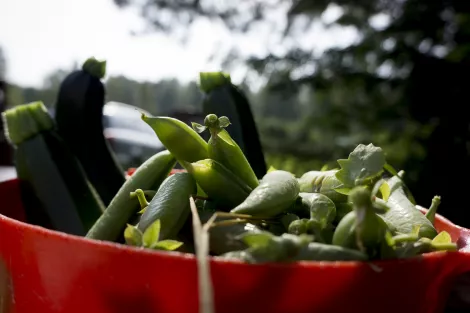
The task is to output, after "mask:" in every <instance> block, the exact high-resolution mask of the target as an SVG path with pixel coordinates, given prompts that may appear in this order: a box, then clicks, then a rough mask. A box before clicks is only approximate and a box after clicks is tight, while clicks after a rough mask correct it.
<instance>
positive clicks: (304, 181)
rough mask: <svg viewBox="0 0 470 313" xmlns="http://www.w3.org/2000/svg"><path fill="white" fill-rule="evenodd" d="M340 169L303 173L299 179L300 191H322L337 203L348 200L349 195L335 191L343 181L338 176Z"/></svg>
mask: <svg viewBox="0 0 470 313" xmlns="http://www.w3.org/2000/svg"><path fill="white" fill-rule="evenodd" d="M337 172H338V170H330V171H323V172H321V171H310V172H307V173H305V174H303V175H302V176H301V177H300V178H299V179H298V180H299V185H300V192H308V193H312V192H315V193H321V194H323V195H325V196H327V197H328V198H330V199H331V200H332V201H333V202H334V203H335V204H336V203H343V202H346V201H347V196H346V195H344V194H341V193H339V192H337V191H335V189H336V188H340V187H341V186H342V185H343V183H342V182H341V181H340V180H338V178H336V173H337Z"/></svg>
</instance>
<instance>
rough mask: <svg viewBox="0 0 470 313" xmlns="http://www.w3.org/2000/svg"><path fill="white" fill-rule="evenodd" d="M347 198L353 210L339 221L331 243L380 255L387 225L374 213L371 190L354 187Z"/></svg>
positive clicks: (370, 254)
mask: <svg viewBox="0 0 470 313" xmlns="http://www.w3.org/2000/svg"><path fill="white" fill-rule="evenodd" d="M349 200H350V202H352V204H353V211H352V212H350V213H348V214H347V215H346V216H345V217H344V218H343V219H342V220H341V221H340V222H339V224H338V226H337V227H336V230H335V232H334V235H333V244H334V245H337V246H341V247H344V248H352V249H358V250H360V251H362V252H364V253H366V254H367V255H369V256H370V257H372V258H375V257H377V256H378V255H380V247H381V246H382V243H383V241H384V240H385V233H386V232H387V230H388V228H387V225H386V224H385V222H384V221H383V219H382V218H380V217H379V216H378V215H377V214H376V213H375V210H374V207H373V204H372V200H371V192H370V190H368V189H367V188H365V187H355V188H354V189H352V190H351V193H350V195H349Z"/></svg>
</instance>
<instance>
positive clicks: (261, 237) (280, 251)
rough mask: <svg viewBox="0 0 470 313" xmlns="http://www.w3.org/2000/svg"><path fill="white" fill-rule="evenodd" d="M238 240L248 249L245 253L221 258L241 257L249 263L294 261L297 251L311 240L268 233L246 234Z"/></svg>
mask: <svg viewBox="0 0 470 313" xmlns="http://www.w3.org/2000/svg"><path fill="white" fill-rule="evenodd" d="M240 239H241V240H242V241H243V242H244V243H245V244H246V245H247V246H248V247H249V248H248V249H246V250H245V253H240V252H239V253H228V254H225V255H222V257H223V258H227V259H234V258H240V257H242V258H243V259H242V260H243V261H245V262H249V263H267V262H286V261H287V262H288V261H292V260H294V259H295V257H296V256H297V255H298V253H299V251H300V250H301V249H302V248H303V247H305V246H306V245H308V244H309V242H310V241H311V240H312V238H311V237H310V236H306V235H302V236H295V235H291V234H283V235H282V236H274V235H273V234H271V233H269V232H258V233H246V234H243V235H241V236H240Z"/></svg>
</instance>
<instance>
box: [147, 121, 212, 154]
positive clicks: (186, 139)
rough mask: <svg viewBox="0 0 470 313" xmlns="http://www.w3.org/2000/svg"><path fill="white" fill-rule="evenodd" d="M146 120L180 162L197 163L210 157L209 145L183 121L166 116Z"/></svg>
mask: <svg viewBox="0 0 470 313" xmlns="http://www.w3.org/2000/svg"><path fill="white" fill-rule="evenodd" d="M142 120H144V121H145V122H146V123H147V124H148V125H149V126H150V127H152V129H153V130H154V131H155V133H156V134H157V136H158V139H160V141H161V142H162V143H163V145H164V146H165V147H166V148H167V149H168V150H169V151H170V152H171V154H172V155H174V157H175V158H176V159H177V160H178V161H186V162H196V161H199V160H204V159H207V158H208V157H209V154H208V150H207V143H206V142H205V141H204V139H202V137H201V136H199V134H198V133H196V132H195V131H194V130H193V129H192V128H191V127H189V126H188V125H186V124H185V123H183V122H182V121H180V120H178V119H175V118H171V117H165V116H157V117H148V116H145V115H142Z"/></svg>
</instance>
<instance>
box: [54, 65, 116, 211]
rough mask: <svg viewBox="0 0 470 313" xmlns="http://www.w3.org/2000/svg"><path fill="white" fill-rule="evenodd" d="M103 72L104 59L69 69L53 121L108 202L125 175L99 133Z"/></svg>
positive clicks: (60, 89)
mask: <svg viewBox="0 0 470 313" xmlns="http://www.w3.org/2000/svg"><path fill="white" fill-rule="evenodd" d="M105 72H106V61H98V60H96V59H95V58H89V59H87V60H86V61H85V62H84V64H83V66H82V68H81V69H79V70H77V71H74V72H72V73H70V74H69V75H68V76H67V77H66V78H65V79H64V81H63V82H62V83H61V85H60V88H59V93H58V96H57V100H56V104H55V107H56V113H55V121H56V123H57V127H58V132H59V135H60V136H61V137H62V138H63V139H64V141H65V143H66V144H67V145H68V147H69V148H70V150H71V151H72V152H73V153H74V154H75V155H76V157H77V158H78V160H79V161H80V163H81V165H82V166H83V169H84V171H85V173H86V175H87V177H88V179H89V180H90V182H91V183H92V184H93V186H94V187H95V188H96V190H97V191H98V194H99V195H100V197H101V199H102V200H103V202H104V204H105V205H106V206H108V205H109V204H110V203H111V200H112V199H113V198H114V196H115V195H116V193H117V192H118V190H119V188H121V186H122V184H123V183H124V181H125V177H124V171H123V169H122V168H121V166H120V165H119V164H118V162H117V160H116V158H115V156H114V153H113V152H112V150H111V147H110V146H109V143H108V140H107V139H106V138H105V136H104V133H103V107H104V104H105V86H104V85H103V83H102V81H101V79H102V78H103V77H104V75H105Z"/></svg>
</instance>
